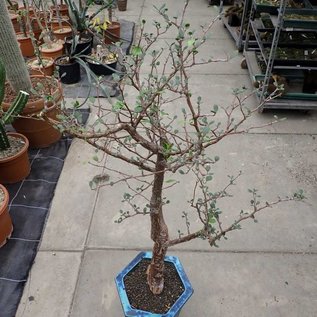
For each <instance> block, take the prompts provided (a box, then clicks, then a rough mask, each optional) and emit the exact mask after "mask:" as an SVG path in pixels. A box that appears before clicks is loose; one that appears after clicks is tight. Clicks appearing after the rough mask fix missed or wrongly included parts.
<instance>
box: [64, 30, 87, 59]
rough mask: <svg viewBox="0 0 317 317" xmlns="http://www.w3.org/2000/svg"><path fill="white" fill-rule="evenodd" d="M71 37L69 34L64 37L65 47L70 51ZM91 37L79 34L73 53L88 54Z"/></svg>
mask: <svg viewBox="0 0 317 317" xmlns="http://www.w3.org/2000/svg"><path fill="white" fill-rule="evenodd" d="M72 41H73V37H72V36H69V37H66V39H65V49H66V50H67V51H68V52H70V50H71V47H72ZM92 43H93V37H92V36H90V35H81V36H80V37H79V40H78V43H77V45H76V48H75V54H80V55H89V54H90V53H91V50H92Z"/></svg>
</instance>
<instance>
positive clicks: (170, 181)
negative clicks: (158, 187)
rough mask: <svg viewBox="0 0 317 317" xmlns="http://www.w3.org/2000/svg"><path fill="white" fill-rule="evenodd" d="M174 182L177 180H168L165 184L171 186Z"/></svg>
mask: <svg viewBox="0 0 317 317" xmlns="http://www.w3.org/2000/svg"><path fill="white" fill-rule="evenodd" d="M174 182H176V180H175V179H168V180H167V181H166V182H165V183H168V184H170V183H174Z"/></svg>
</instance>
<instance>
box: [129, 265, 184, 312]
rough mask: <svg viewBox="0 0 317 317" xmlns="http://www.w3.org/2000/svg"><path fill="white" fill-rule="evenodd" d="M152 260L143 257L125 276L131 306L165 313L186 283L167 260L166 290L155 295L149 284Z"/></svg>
mask: <svg viewBox="0 0 317 317" xmlns="http://www.w3.org/2000/svg"><path fill="white" fill-rule="evenodd" d="M149 264H150V260H148V259H143V260H142V261H141V262H140V263H139V264H138V265H137V266H136V267H135V268H134V269H133V270H132V271H131V272H129V273H128V275H126V277H125V278H124V284H125V288H126V292H127V295H128V298H129V302H130V304H131V306H132V307H133V308H135V309H140V310H145V311H149V312H152V313H156V314H165V313H167V312H168V310H169V309H170V308H171V306H173V304H174V303H175V302H176V300H177V299H178V298H179V297H180V295H181V294H182V293H183V292H184V290H185V289H184V285H183V283H182V281H181V279H180V278H179V276H178V273H177V271H176V269H175V266H174V265H173V264H172V263H169V262H165V271H164V290H163V292H162V293H161V294H160V295H154V294H153V293H152V292H151V291H150V289H149V286H148V285H147V281H146V270H147V267H148V265H149Z"/></svg>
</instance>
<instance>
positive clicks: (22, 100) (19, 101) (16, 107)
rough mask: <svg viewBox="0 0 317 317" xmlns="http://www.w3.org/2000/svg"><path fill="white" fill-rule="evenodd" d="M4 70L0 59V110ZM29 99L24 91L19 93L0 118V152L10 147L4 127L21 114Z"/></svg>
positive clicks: (3, 89)
mask: <svg viewBox="0 0 317 317" xmlns="http://www.w3.org/2000/svg"><path fill="white" fill-rule="evenodd" d="M5 75H6V74H5V68H4V65H3V63H2V61H1V59H0V109H1V104H2V101H3V98H4V91H5V88H4V87H5V86H4V85H5V77H6V76H5ZM28 99H29V94H28V93H27V92H25V91H20V92H19V94H18V96H17V98H16V99H15V100H14V102H13V103H12V105H11V106H10V107H9V109H8V111H7V112H5V113H3V114H2V116H1V117H0V151H1V150H6V149H8V148H9V147H10V142H9V139H8V135H7V133H6V131H5V125H6V124H9V123H12V122H13V120H14V119H15V117H16V116H17V115H18V114H19V113H21V112H22V110H23V109H24V107H25V105H26V103H27V101H28Z"/></svg>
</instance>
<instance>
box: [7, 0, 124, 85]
mask: <svg viewBox="0 0 317 317" xmlns="http://www.w3.org/2000/svg"><path fill="white" fill-rule="evenodd" d="M10 3H11V1H8V2H7V5H8V9H9V11H10V14H11V22H12V24H13V25H14V29H15V31H16V32H17V38H18V41H19V43H20V49H21V52H22V54H23V56H24V57H26V58H28V60H27V64H28V66H29V68H30V73H31V74H34V75H38V74H45V75H48V76H52V75H53V72H54V66H55V68H56V69H57V70H58V73H59V77H60V80H61V82H62V83H64V84H70V83H76V82H78V81H79V80H80V66H79V64H80V61H79V60H78V58H79V57H80V58H81V61H83V60H85V58H84V57H83V56H88V55H89V54H91V50H92V47H93V38H95V41H97V42H99V45H102V46H103V47H104V48H105V49H104V50H103V51H104V52H108V51H109V48H108V47H107V46H108V45H109V44H112V43H114V42H117V41H120V23H119V22H117V21H114V20H113V18H112V17H113V10H114V9H115V8H116V7H117V5H118V6H119V5H120V8H121V9H123V7H122V3H121V2H120V4H119V2H118V3H117V2H116V1H115V0H102V1H101V2H100V4H101V7H99V8H97V9H96V12H95V13H93V14H92V15H90V16H88V15H87V12H88V8H89V6H90V5H91V4H93V1H82V0H81V1H79V3H78V5H77V4H76V3H75V2H74V1H72V0H64V1H63V0H61V1H60V2H59V3H57V0H52V5H51V6H48V4H47V2H46V1H37V6H35V5H34V4H33V3H32V5H30V4H29V3H28V1H26V0H24V1H23V4H24V6H23V7H17V6H13V5H11V4H10ZM105 9H107V10H108V20H106V21H104V22H102V23H101V22H100V19H99V18H98V17H97V16H98V14H99V13H101V12H102V11H103V10H105ZM16 20H17V22H15V21H16ZM15 23H17V25H16V24H15ZM94 35H95V36H94ZM109 54H111V55H110V56H109V58H104V54H103V56H102V59H101V60H99V61H98V60H97V58H98V57H99V56H100V54H97V55H96V54H95V55H94V56H91V60H93V67H92V71H94V69H95V67H94V66H95V65H96V64H97V63H99V66H100V67H99V69H100V68H103V69H105V73H107V74H108V73H109V69H111V68H107V66H102V65H107V64H105V63H107V61H108V60H110V61H111V63H112V61H113V58H114V54H112V53H111V52H110V53H109ZM34 56H35V57H34ZM112 64H113V63H112ZM89 65H90V64H89ZM98 74H99V75H100V72H99V73H98ZM70 79H71V80H70Z"/></svg>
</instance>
